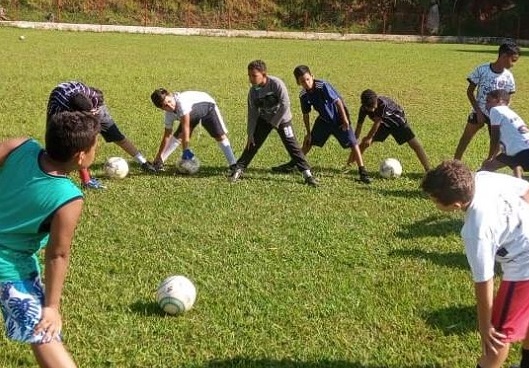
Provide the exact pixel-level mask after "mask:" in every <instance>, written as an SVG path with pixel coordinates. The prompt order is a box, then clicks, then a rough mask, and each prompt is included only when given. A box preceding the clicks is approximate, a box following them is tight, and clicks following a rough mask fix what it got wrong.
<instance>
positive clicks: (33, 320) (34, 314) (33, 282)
mask: <svg viewBox="0 0 529 368" xmlns="http://www.w3.org/2000/svg"><path fill="white" fill-rule="evenodd" d="M43 304H44V287H43V285H42V282H41V281H40V278H39V277H38V276H37V277H35V278H33V279H28V280H23V281H6V282H0V307H1V308H2V315H3V317H4V323H5V329H6V335H7V337H8V338H9V339H11V340H15V341H20V342H24V343H28V344H40V343H42V342H43V341H42V339H43V338H44V333H40V334H39V335H34V334H33V331H34V329H35V326H36V325H37V324H38V323H39V321H40V319H41V316H42V306H43ZM57 341H61V338H60V337H58V338H57Z"/></svg>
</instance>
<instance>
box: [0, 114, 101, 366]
mask: <svg viewBox="0 0 529 368" xmlns="http://www.w3.org/2000/svg"><path fill="white" fill-rule="evenodd" d="M99 130H100V123H99V120H98V119H97V118H96V117H95V116H94V115H92V114H89V113H82V112H64V113H59V114H57V115H54V116H53V118H52V119H51V121H50V122H49V124H48V125H47V127H46V138H45V140H46V149H42V147H41V146H40V145H39V143H37V142H36V141H35V140H33V139H27V138H16V139H10V140H7V141H4V142H1V143H0V207H1V208H2V210H1V211H0V307H1V310H2V315H3V318H4V322H5V328H6V333H7V337H8V338H10V339H12V340H16V341H21V342H25V343H29V344H31V347H32V350H33V353H34V354H35V357H36V360H37V362H38V364H39V366H40V367H75V366H76V365H75V363H74V361H73V359H72V358H71V357H70V355H69V353H68V352H67V351H66V348H65V347H64V345H63V344H62V342H61V327H62V318H61V315H60V299H61V294H62V289H63V285H64V280H65V277H66V272H67V268H68V263H69V254H70V246H71V242H72V238H73V235H74V232H75V228H76V226H77V223H78V221H79V216H80V214H81V210H82V207H83V194H82V192H81V190H80V189H79V188H78V187H77V186H75V184H74V183H73V182H72V181H71V180H70V179H69V178H68V176H67V175H68V173H69V172H70V171H74V170H79V169H82V168H88V167H89V166H90V165H91V164H92V162H93V161H94V156H95V149H96V140H97V135H98V133H99ZM21 168H23V169H21ZM41 248H45V267H44V286H45V288H44V286H43V283H42V282H41V277H40V275H41V269H40V265H39V262H38V258H37V254H38V252H39V250H40V249H41ZM44 289H45V291H44Z"/></svg>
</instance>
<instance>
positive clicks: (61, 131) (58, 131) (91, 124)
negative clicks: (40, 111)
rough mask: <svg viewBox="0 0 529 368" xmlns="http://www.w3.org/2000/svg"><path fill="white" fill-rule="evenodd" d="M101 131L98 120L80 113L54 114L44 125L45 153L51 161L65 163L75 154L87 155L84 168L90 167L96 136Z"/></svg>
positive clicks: (85, 113) (86, 113) (89, 114)
mask: <svg viewBox="0 0 529 368" xmlns="http://www.w3.org/2000/svg"><path fill="white" fill-rule="evenodd" d="M100 130H101V125H100V123H99V119H98V118H97V117H96V116H95V115H93V114H91V113H89V112H81V111H65V112H61V113H58V114H55V115H53V116H52V117H51V119H50V121H49V122H48V124H47V125H46V138H45V140H46V152H47V153H48V155H49V156H50V158H52V159H53V160H55V161H57V162H61V163H67V162H69V161H70V160H72V159H73V158H74V157H75V156H76V155H77V154H83V156H86V155H88V156H89V157H87V158H86V160H85V162H83V166H84V167H88V166H90V164H91V163H92V161H93V153H94V150H95V144H96V140H97V135H98V134H99V131H100Z"/></svg>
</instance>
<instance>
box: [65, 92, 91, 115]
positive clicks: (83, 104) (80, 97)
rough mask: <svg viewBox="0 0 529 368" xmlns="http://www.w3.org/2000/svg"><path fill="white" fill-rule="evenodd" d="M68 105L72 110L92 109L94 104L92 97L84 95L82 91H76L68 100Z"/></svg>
mask: <svg viewBox="0 0 529 368" xmlns="http://www.w3.org/2000/svg"><path fill="white" fill-rule="evenodd" d="M68 105H69V106H70V109H71V110H72V111H86V112H88V111H92V110H93V109H94V107H95V106H94V104H93V102H92V99H91V98H90V97H88V96H87V95H85V94H84V93H80V92H79V93H76V94H74V95H72V96H71V97H70V99H69V100H68Z"/></svg>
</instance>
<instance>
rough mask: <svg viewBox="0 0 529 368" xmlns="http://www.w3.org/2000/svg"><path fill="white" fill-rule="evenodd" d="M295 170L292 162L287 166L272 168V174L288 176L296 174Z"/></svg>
mask: <svg viewBox="0 0 529 368" xmlns="http://www.w3.org/2000/svg"><path fill="white" fill-rule="evenodd" d="M294 170H296V165H293V164H292V163H290V162H287V163H286V164H282V165H279V166H273V167H272V172H275V173H282V174H288V173H291V172H294Z"/></svg>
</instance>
